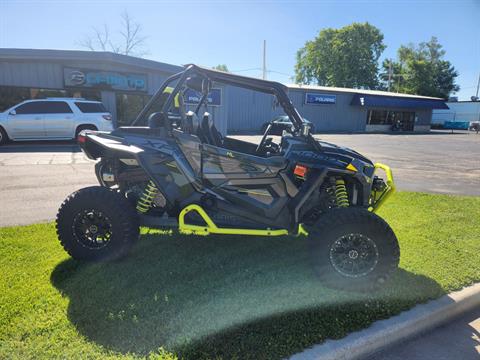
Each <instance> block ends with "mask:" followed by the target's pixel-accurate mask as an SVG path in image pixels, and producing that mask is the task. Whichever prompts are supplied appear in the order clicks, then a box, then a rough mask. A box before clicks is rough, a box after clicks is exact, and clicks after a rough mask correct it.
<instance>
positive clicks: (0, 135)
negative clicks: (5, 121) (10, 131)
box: [0, 126, 8, 145]
mask: <svg viewBox="0 0 480 360" xmlns="http://www.w3.org/2000/svg"><path fill="white" fill-rule="evenodd" d="M7 142H8V135H7V132H6V131H5V129H4V128H2V127H1V126H0V145H4V144H6V143H7Z"/></svg>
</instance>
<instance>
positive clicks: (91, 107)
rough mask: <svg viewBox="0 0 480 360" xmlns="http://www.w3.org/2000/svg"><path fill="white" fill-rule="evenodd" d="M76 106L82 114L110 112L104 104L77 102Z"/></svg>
mask: <svg viewBox="0 0 480 360" xmlns="http://www.w3.org/2000/svg"><path fill="white" fill-rule="evenodd" d="M75 105H77V107H78V108H79V109H80V111H81V112H82V113H106V112H108V111H107V109H105V106H103V104H102V103H93V102H80V101H78V102H75Z"/></svg>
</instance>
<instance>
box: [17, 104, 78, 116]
mask: <svg viewBox="0 0 480 360" xmlns="http://www.w3.org/2000/svg"><path fill="white" fill-rule="evenodd" d="M15 111H16V113H17V114H68V113H72V112H73V111H72V109H71V108H70V106H68V104H67V103H66V102H64V101H32V102H29V103H26V104H23V105H20V106H18V107H16V108H15Z"/></svg>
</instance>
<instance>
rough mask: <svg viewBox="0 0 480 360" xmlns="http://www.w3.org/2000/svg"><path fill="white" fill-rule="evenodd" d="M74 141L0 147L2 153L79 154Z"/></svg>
mask: <svg viewBox="0 0 480 360" xmlns="http://www.w3.org/2000/svg"><path fill="white" fill-rule="evenodd" d="M80 151H81V150H80V147H79V146H78V145H77V143H76V142H75V141H18V142H9V143H7V144H6V145H2V146H0V152H2V153H32V152H80Z"/></svg>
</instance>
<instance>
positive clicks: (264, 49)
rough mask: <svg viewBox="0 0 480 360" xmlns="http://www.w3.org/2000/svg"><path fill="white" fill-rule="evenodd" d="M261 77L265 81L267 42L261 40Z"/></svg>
mask: <svg viewBox="0 0 480 360" xmlns="http://www.w3.org/2000/svg"><path fill="white" fill-rule="evenodd" d="M262 70H263V75H262V79H263V80H266V79H267V40H263V68H262Z"/></svg>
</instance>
